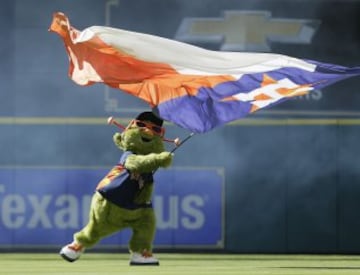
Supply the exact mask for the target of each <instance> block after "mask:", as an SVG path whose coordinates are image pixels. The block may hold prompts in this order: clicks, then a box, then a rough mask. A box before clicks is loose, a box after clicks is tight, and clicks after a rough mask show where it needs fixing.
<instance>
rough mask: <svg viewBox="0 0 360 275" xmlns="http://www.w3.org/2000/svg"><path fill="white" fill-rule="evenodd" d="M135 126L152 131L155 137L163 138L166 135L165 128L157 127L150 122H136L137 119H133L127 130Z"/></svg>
mask: <svg viewBox="0 0 360 275" xmlns="http://www.w3.org/2000/svg"><path fill="white" fill-rule="evenodd" d="M134 125H135V126H137V127H140V128H147V129H149V130H151V131H152V132H153V133H154V134H155V135H158V136H160V137H163V136H164V134H165V128H163V127H160V126H157V125H155V124H153V123H150V122H145V121H141V120H136V119H133V120H132V121H131V122H130V124H129V126H128V127H127V128H129V127H131V126H134Z"/></svg>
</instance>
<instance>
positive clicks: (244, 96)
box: [222, 74, 313, 112]
mask: <svg viewBox="0 0 360 275" xmlns="http://www.w3.org/2000/svg"><path fill="white" fill-rule="evenodd" d="M311 90H313V87H312V85H311V84H301V85H299V84H296V83H294V82H293V81H291V80H290V79H288V78H283V79H281V80H276V79H274V78H272V77H270V76H269V75H268V74H263V79H262V82H261V84H260V87H259V88H257V89H255V90H252V91H250V92H248V93H244V92H242V93H238V94H235V95H233V96H231V97H226V98H224V99H223V100H222V101H229V100H238V101H244V102H251V104H252V108H251V112H255V111H257V110H258V109H261V108H264V107H266V106H268V105H270V104H272V103H275V102H277V101H279V100H281V99H283V98H288V97H295V96H302V95H306V94H308V93H309V92H310V91H311Z"/></svg>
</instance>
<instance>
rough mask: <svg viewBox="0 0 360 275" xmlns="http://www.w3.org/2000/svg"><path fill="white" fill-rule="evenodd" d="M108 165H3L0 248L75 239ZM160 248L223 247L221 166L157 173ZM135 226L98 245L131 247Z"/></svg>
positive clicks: (57, 243)
mask: <svg viewBox="0 0 360 275" xmlns="http://www.w3.org/2000/svg"><path fill="white" fill-rule="evenodd" d="M107 171H108V169H105V168H87V169H84V168H81V169H60V168H23V169H0V209H1V210H0V211H1V212H0V247H30V246H31V247H34V246H35V247H36V246H39V247H44V246H45V247H51V246H60V245H63V244H66V243H68V242H70V241H72V235H73V234H74V233H75V232H77V231H78V230H80V229H81V228H82V227H83V226H84V225H85V224H86V222H87V220H88V211H89V207H90V201H91V197H92V194H93V192H94V188H95V186H96V185H97V182H98V181H99V180H100V179H101V178H102V177H103V176H104V175H105V174H106V173H107ZM155 182H156V184H155V192H154V197H153V205H154V209H155V212H156V216H157V234H156V238H155V246H156V247H164V248H175V247H199V248H207V247H208V248H222V247H223V234H224V232H223V218H224V217H223V212H224V209H223V207H224V201H223V189H224V186H223V185H224V177H223V171H222V170H221V169H212V168H208V169H190V168H174V169H169V170H160V171H158V172H157V173H156V175H155ZM130 235H131V231H130V229H129V230H125V231H122V232H120V233H118V234H114V235H112V236H110V237H108V238H106V239H103V240H102V241H101V242H100V243H99V244H98V247H105V248H106V247H126V246H127V243H128V240H129V238H130Z"/></svg>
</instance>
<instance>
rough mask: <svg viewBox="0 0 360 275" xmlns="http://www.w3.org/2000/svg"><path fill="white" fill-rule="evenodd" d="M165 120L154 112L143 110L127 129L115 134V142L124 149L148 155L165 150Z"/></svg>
mask: <svg viewBox="0 0 360 275" xmlns="http://www.w3.org/2000/svg"><path fill="white" fill-rule="evenodd" d="M162 125H163V120H162V119H160V118H159V117H157V116H156V115H154V114H153V113H152V112H143V113H141V114H139V115H138V116H137V117H136V118H135V119H133V120H132V121H131V122H130V123H129V125H128V126H127V127H126V128H125V130H124V131H123V132H122V133H121V134H120V133H116V134H115V135H114V142H115V144H116V146H117V147H119V148H120V149H121V150H123V151H132V152H134V153H135V154H139V155H147V154H150V153H161V152H163V151H164V150H165V148H164V143H163V137H164V134H165V129H164V128H163V127H162Z"/></svg>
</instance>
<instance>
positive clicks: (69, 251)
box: [60, 112, 172, 265]
mask: <svg viewBox="0 0 360 275" xmlns="http://www.w3.org/2000/svg"><path fill="white" fill-rule="evenodd" d="M162 124H163V121H162V120H161V119H160V118H158V117H156V116H155V115H154V114H153V113H152V112H144V113H141V114H140V115H139V116H138V117H137V118H136V119H134V120H132V121H131V122H130V124H129V125H128V126H127V127H126V129H125V130H124V132H122V133H121V134H120V133H116V134H115V135H114V137H113V139H114V142H115V144H116V146H117V147H118V148H120V149H121V150H123V151H124V153H123V155H122V156H121V158H120V161H119V163H118V164H117V165H115V166H114V167H113V168H112V169H111V170H110V171H109V173H108V174H107V175H106V176H105V177H104V178H103V179H102V180H101V181H100V183H99V184H98V186H97V188H96V192H95V194H94V196H93V198H92V202H91V208H90V214H89V222H88V224H87V225H86V226H85V227H84V228H83V229H82V230H81V231H79V232H77V233H75V234H74V241H73V242H72V243H71V244H68V245H66V246H64V247H63V248H62V249H61V251H60V255H61V256H62V257H63V258H64V259H65V260H67V261H69V262H73V261H76V260H77V259H79V257H80V256H81V254H82V253H83V252H84V250H85V249H86V248H90V247H92V246H93V245H95V244H96V243H97V242H99V241H100V240H101V239H102V238H104V237H106V236H109V235H111V234H113V233H116V232H119V231H120V230H122V229H124V228H131V229H132V236H131V240H130V243H129V250H130V252H131V256H130V264H131V265H158V264H159V261H158V260H157V259H156V258H155V257H154V256H153V255H152V243H153V240H154V236H155V229H156V221H155V213H154V210H153V208H152V204H151V198H152V193H153V171H155V170H156V169H158V168H159V167H168V166H170V165H171V162H172V154H171V153H169V152H166V151H165V149H164V144H163V136H164V128H162Z"/></svg>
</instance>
